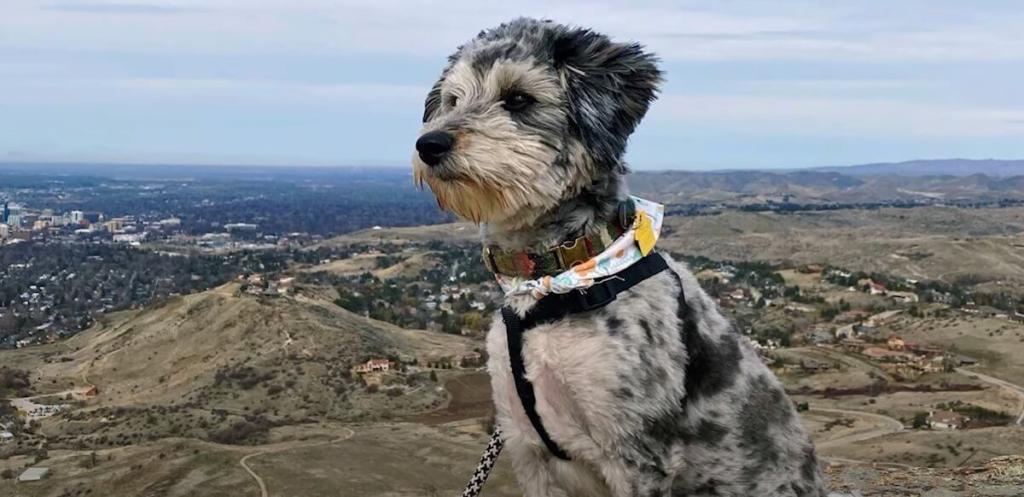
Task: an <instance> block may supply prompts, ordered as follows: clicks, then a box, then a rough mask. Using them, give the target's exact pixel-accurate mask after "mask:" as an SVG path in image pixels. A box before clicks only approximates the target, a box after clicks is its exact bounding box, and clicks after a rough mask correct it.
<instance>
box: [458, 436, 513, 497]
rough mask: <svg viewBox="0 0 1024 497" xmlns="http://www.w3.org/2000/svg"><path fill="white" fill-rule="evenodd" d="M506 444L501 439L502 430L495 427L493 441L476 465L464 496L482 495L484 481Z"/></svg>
mask: <svg viewBox="0 0 1024 497" xmlns="http://www.w3.org/2000/svg"><path fill="white" fill-rule="evenodd" d="M504 446H505V442H503V441H502V440H501V430H499V429H498V428H495V429H494V433H492V434H491V441H490V442H488V443H487V450H485V451H484V456H483V457H481V458H480V464H477V465H476V471H474V472H473V477H472V478H470V479H469V483H467V484H466V489H465V490H463V491H462V497H477V496H479V495H480V491H481V490H483V488H484V483H487V477H489V476H491V471H493V470H494V463H495V462H497V461H498V454H501V449H502V448H503V447H504Z"/></svg>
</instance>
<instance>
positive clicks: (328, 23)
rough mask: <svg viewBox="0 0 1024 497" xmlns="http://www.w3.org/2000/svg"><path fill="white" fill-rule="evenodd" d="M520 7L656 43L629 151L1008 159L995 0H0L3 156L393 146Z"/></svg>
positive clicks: (1021, 147)
mask: <svg viewBox="0 0 1024 497" xmlns="http://www.w3.org/2000/svg"><path fill="white" fill-rule="evenodd" d="M519 15H528V16H534V17H547V18H551V19H555V20H557V21H561V22H567V23H572V24H578V25H584V26H589V27H593V28H596V29H598V30H601V31H604V32H606V33H609V34H611V35H612V36H613V37H615V38H617V39H621V40H635V41H639V42H642V43H644V44H646V45H647V46H648V47H649V48H650V49H651V50H652V51H654V52H656V53H658V54H659V55H660V56H661V57H662V59H663V65H664V68H665V70H666V71H667V77H668V81H667V84H666V86H665V89H664V92H663V94H662V97H661V99H660V100H659V101H658V102H657V103H655V105H654V107H653V108H652V110H651V112H650V113H649V114H648V118H647V119H646V121H645V122H644V123H643V124H642V125H641V127H640V128H639V129H638V131H637V133H636V134H635V135H634V138H633V140H632V142H631V144H630V150H629V153H628V157H627V158H628V160H629V161H630V163H631V164H632V165H633V166H634V168H636V169H665V168H685V169H714V168H747V167H800V166H816V165H841V164H854V163H865V162H878V161H898V160H907V159H915V158H946V157H967V158H988V157H995V158H1024V89H1022V88H1024V85H1022V84H1021V83H1022V82H1024V36H1022V35H1021V33H1022V32H1024V9H1021V8H1020V3H1019V2H1017V1H1014V0H1006V1H989V0H974V1H971V2H965V1H960V0H899V1H892V0H888V1H886V0H878V1H873V0H871V1H869V0H859V1H858V0H847V1H843V2H836V1H801V0H788V1H767V0H730V1H723V0H708V1H646V0H640V1H632V2H629V1H615V2H582V1H570V2H550V1H539V0H522V1H516V2H483V1H479V0H446V1H443V2H437V1H394V0H377V1H366V2H352V1H348V0H152V1H142V0H135V1H133V0H121V1H101V0H92V1H89V0H81V1H78V0H53V1H45V0H37V1H31V0H4V7H3V15H2V16H0V161H25V160H48V161H49V160H59V161H116V162H164V163H167V162H170V163H177V162H185V163H217V164H239V163H244V164H273V165H289V164H305V165H392V166H406V165H407V164H408V158H409V157H410V156H411V154H412V144H413V142H414V140H415V137H416V134H417V131H418V129H419V117H420V115H421V113H422V101H423V97H424V95H425V93H426V90H427V89H428V88H429V87H430V85H431V84H432V83H433V81H434V80H435V79H436V77H437V75H438V73H439V71H440V69H441V66H442V63H443V60H444V57H445V56H446V55H447V54H448V53H450V52H451V51H452V50H453V49H454V47H455V46H457V45H458V44H459V43H461V42H463V41H465V40H466V39H468V38H470V37H472V36H473V35H474V34H475V33H477V32H478V31H479V30H480V29H481V28H484V27H488V26H492V25H495V24H497V23H499V22H501V21H502V20H506V19H509V18H511V17H515V16H519Z"/></svg>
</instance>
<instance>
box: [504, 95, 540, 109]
mask: <svg viewBox="0 0 1024 497" xmlns="http://www.w3.org/2000/svg"><path fill="white" fill-rule="evenodd" d="M504 102H505V103H504V107H505V110H507V111H509V112H519V111H521V110H523V109H525V108H527V107H529V106H530V104H532V103H534V102H536V100H534V98H533V97H531V96H529V95H527V94H525V93H521V92H515V93H510V94H508V95H507V96H506V97H505V100H504Z"/></svg>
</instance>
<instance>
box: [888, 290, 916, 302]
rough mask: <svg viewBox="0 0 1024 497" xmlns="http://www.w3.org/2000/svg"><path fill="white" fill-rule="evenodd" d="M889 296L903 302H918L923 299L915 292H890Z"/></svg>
mask: <svg viewBox="0 0 1024 497" xmlns="http://www.w3.org/2000/svg"><path fill="white" fill-rule="evenodd" d="M888 297H889V298H890V299H893V300H894V301H896V302H899V303H901V304H916V303H918V302H920V301H921V298H920V297H918V296H917V294H916V293H914V292H889V295H888Z"/></svg>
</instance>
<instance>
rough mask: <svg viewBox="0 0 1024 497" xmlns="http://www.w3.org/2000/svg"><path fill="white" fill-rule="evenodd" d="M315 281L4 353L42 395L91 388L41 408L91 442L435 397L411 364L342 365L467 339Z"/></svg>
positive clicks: (437, 350) (236, 439) (192, 433)
mask: <svg viewBox="0 0 1024 497" xmlns="http://www.w3.org/2000/svg"><path fill="white" fill-rule="evenodd" d="M314 290H316V291H306V290H303V289H300V293H299V294H298V295H295V296H280V297H263V296H259V297H257V296H252V295H248V294H244V293H242V292H240V291H239V285H237V284H228V285H225V286H222V287H218V288H216V289H214V290H210V291H206V292H201V293H197V294H193V295H188V296H184V297H178V298H174V299H171V300H170V301H168V302H166V303H165V304H163V305H160V306H156V307H154V308H151V309H146V310H138V311H127V312H121V313H115V314H112V315H109V316H106V317H105V318H104V319H102V320H101V321H100V322H99V323H98V324H97V325H96V326H95V327H94V328H92V329H90V330H88V331H87V332H84V333H82V334H79V335H77V336H75V337H73V338H72V339H70V340H68V341H66V342H62V343H58V344H53V345H50V346H46V347H40V348H36V349H35V350H33V351H32V352H26V353H25V354H17V353H13V352H12V363H14V365H15V366H17V367H20V368H22V369H28V370H32V371H35V372H36V374H35V376H36V377H35V378H33V383H35V384H37V385H42V387H41V388H42V389H44V390H43V391H42V392H40V393H50V394H59V395H58V396H59V397H63V396H65V395H67V394H68V393H69V392H71V391H72V390H75V389H81V388H83V387H86V386H89V385H94V386H96V387H97V388H98V390H99V395H97V396H95V397H86V398H85V399H84V400H80V401H78V402H77V404H78V405H77V407H78V408H76V409H72V410H70V411H68V412H66V413H64V414H61V415H58V416H55V417H53V418H44V419H43V420H42V430H43V433H44V434H46V435H47V436H48V438H50V440H66V441H67V442H68V443H70V442H71V441H74V442H75V443H76V444H83V443H84V444H87V445H92V446H98V447H103V446H109V445H119V444H124V443H128V442H137V441H141V440H146V439H149V440H152V439H157V438H163V437H166V436H182V437H190V438H199V439H206V440H215V441H220V442H225V443H255V442H260V441H262V440H263V439H264V436H265V434H266V432H267V430H269V429H270V428H272V427H274V426H282V425H290V424H295V423H301V422H309V421H315V420H324V419H330V420H341V421H355V420H361V419H371V418H372V419H387V418H390V417H394V416H401V415H406V414H414V413H419V412H423V411H427V410H430V409H432V408H435V407H438V406H440V405H441V404H442V402H443V397H441V395H440V394H439V393H438V391H437V389H436V388H433V387H434V384H433V382H432V381H431V380H430V378H429V377H428V375H427V374H426V373H416V372H415V368H413V370H411V371H407V372H406V373H405V374H402V375H397V374H396V375H385V376H384V377H383V378H382V381H381V383H380V384H379V388H378V386H374V387H370V388H368V387H367V385H365V384H364V382H363V379H361V378H360V377H358V376H357V375H354V374H353V373H352V372H351V367H352V366H353V365H355V364H357V363H360V362H363V361H366V360H367V359H370V358H381V357H390V358H392V359H395V360H398V361H400V362H401V363H408V364H415V363H417V362H420V363H425V362H426V361H427V360H430V359H431V358H439V357H446V356H447V357H458V356H460V355H461V354H464V353H467V352H469V351H471V350H472V349H473V348H474V344H473V343H472V342H470V341H469V340H468V339H465V338H462V337H459V336H453V335H444V334H440V333H434V332H428V331H410V330H403V329H400V328H398V327H395V326H392V325H389V324H387V323H382V322H378V321H373V320H370V319H366V318H364V317H361V316H357V315H355V314H352V313H350V312H348V311H345V310H344V309H342V308H340V307H338V306H336V305H335V304H334V303H332V302H330V301H329V300H326V299H324V298H321V297H319V296H317V294H318V293H325V292H323V291H322V290H321V289H314ZM396 364H398V363H396ZM400 367H401V366H400ZM73 435H74V436H73Z"/></svg>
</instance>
